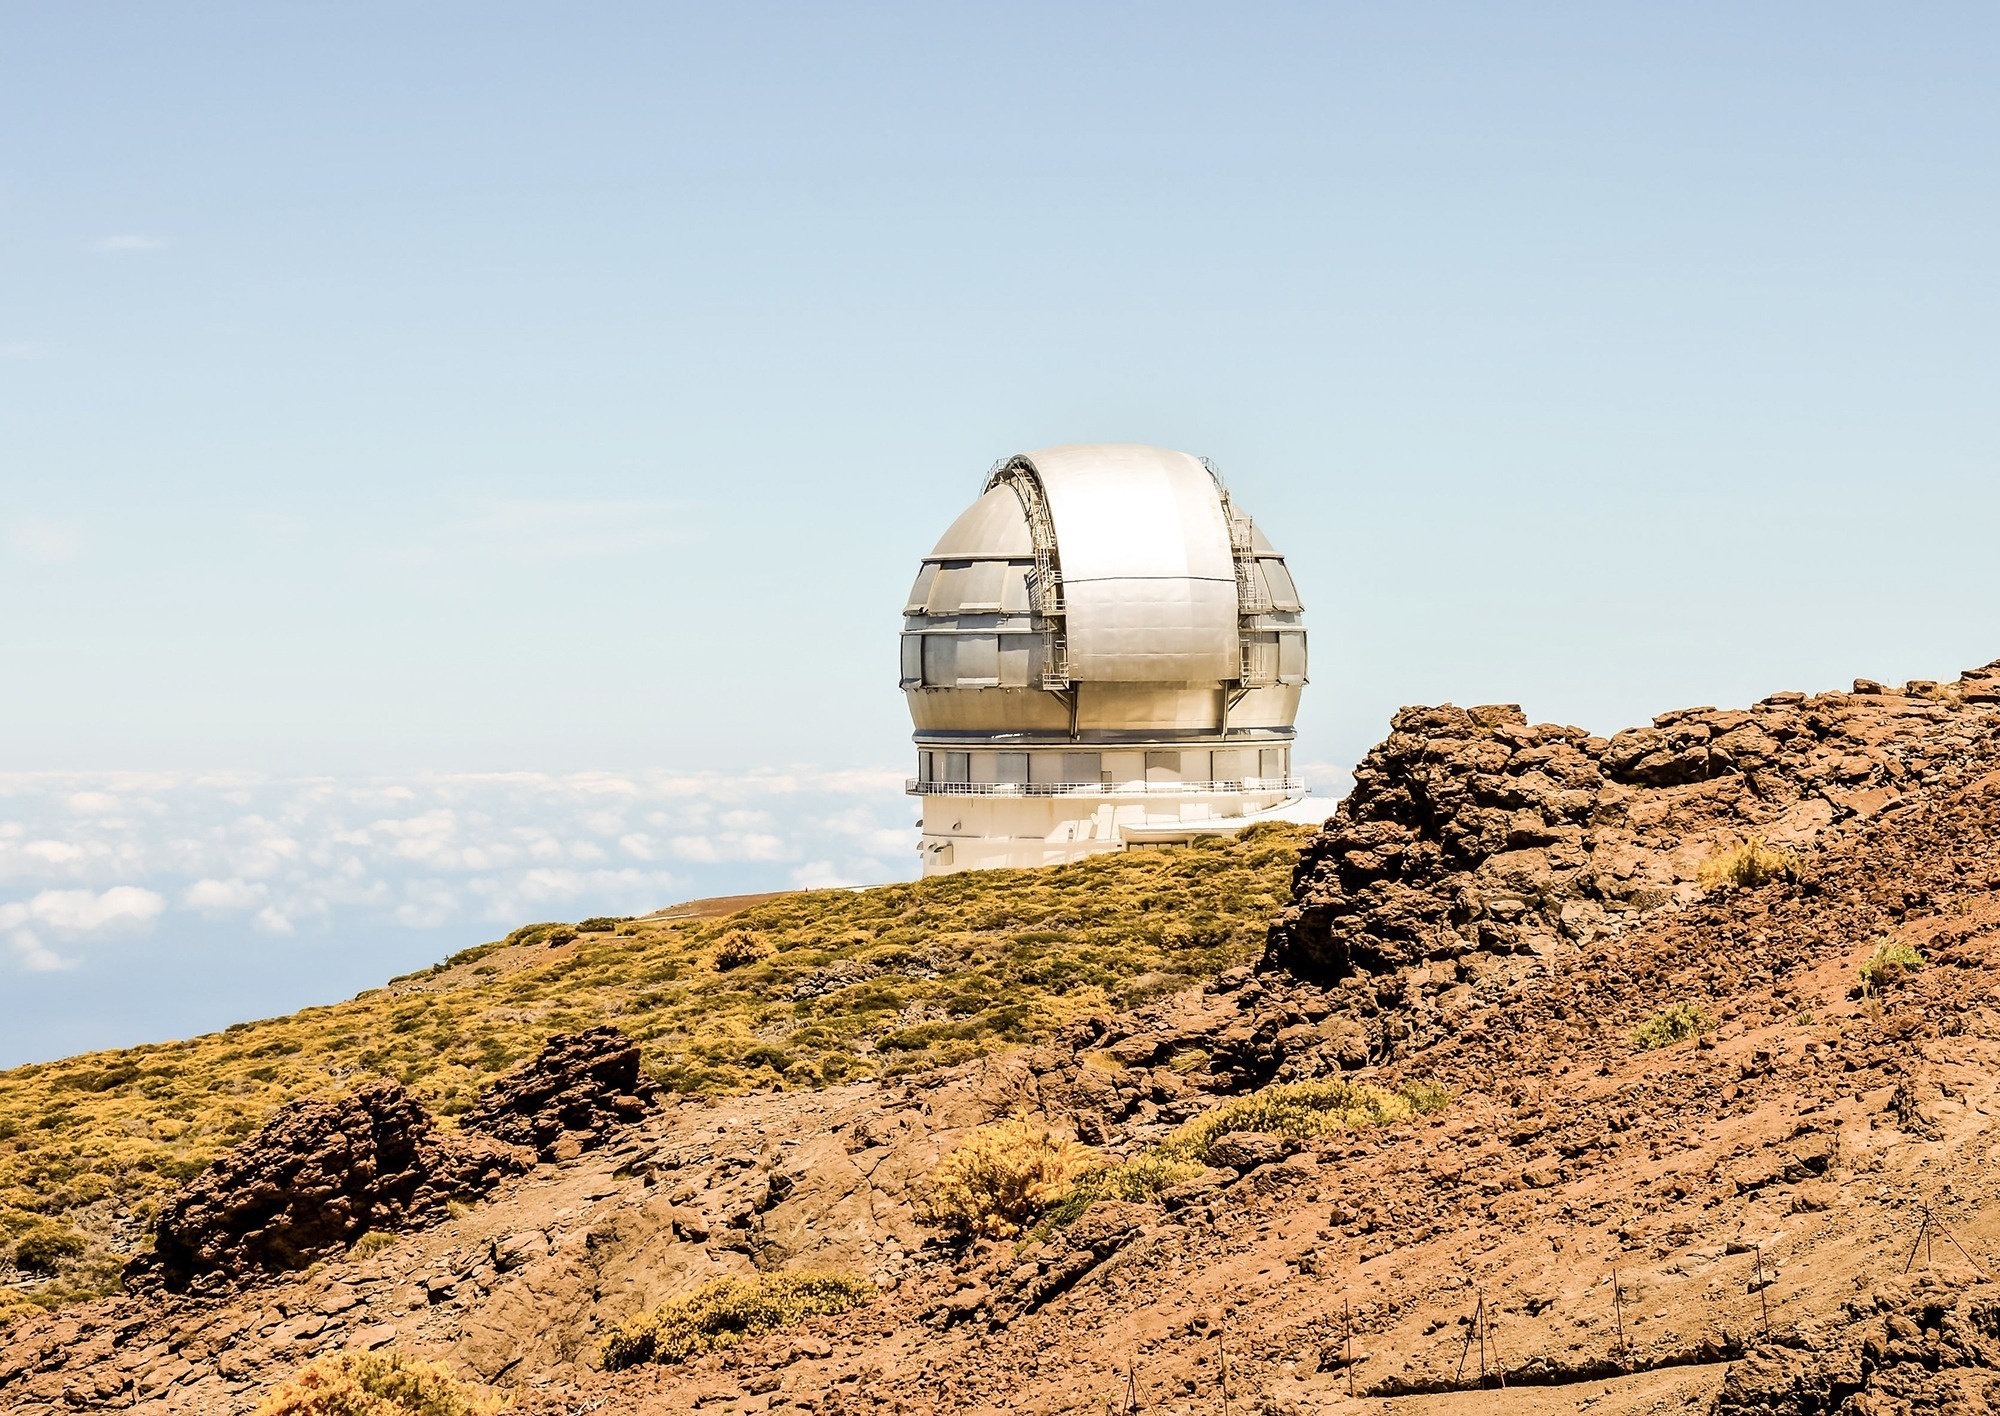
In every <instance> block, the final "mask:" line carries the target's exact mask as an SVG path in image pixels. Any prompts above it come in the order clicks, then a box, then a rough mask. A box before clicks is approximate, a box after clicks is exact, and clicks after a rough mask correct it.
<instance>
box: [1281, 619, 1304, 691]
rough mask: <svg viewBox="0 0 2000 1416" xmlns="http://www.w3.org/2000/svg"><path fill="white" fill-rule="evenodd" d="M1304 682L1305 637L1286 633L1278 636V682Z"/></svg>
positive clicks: (1300, 634) (1291, 632)
mask: <svg viewBox="0 0 2000 1416" xmlns="http://www.w3.org/2000/svg"><path fill="white" fill-rule="evenodd" d="M1305 681H1306V637H1305V635H1304V634H1302V633H1297V632H1293V631H1288V632H1286V633H1284V634H1280V635H1279V636H1278V682H1279V683H1304V682H1305Z"/></svg>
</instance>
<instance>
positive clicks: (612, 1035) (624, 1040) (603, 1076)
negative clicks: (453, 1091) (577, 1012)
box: [459, 1028, 660, 1161]
mask: <svg viewBox="0 0 2000 1416" xmlns="http://www.w3.org/2000/svg"><path fill="white" fill-rule="evenodd" d="M659 1092H660V1088H659V1086H658V1084H657V1083H654V1082H650V1081H647V1080H646V1079H645V1078H643V1077H641V1076H640V1075H639V1045H638V1044H637V1043H635V1042H633V1041H632V1040H631V1039H630V1038H628V1037H626V1036H625V1035H624V1034H623V1033H621V1032H619V1031H618V1029H616V1028H591V1029H590V1030H589V1031H587V1032H580V1033H568V1034H564V1035H561V1036H557V1037H552V1038H550V1039H549V1041H548V1045H547V1046H546V1047H544V1048H543V1049H542V1052H541V1055H540V1056H539V1057H537V1058H536V1059H535V1060H534V1061H532V1062H530V1063H528V1064H527V1065H526V1066H524V1067H520V1068H517V1069H515V1070H514V1071H512V1072H509V1073H508V1074H507V1075H506V1076H504V1077H502V1078H501V1079H500V1080H499V1081H497V1082H495V1083H494V1084H493V1085H492V1086H491V1087H489V1088H487V1090H486V1092H485V1094H484V1095H483V1096H482V1097H481V1098H480V1101H479V1104H478V1105H477V1106H476V1107H474V1108H473V1109H472V1110H471V1111H470V1112H468V1113H467V1114H466V1115H465V1116H464V1117H463V1118H462V1119H461V1120H460V1122H459V1125H460V1127H461V1128H462V1129H463V1130H466V1131H474V1132H479V1133H481V1134H484V1135H488V1136H492V1137H494V1138H496V1139H498V1140H502V1141H506V1142H507V1143H509V1144H510V1145H517V1146H526V1147H527V1148H528V1149H530V1150H532V1151H534V1152H535V1153H536V1154H537V1155H538V1156H540V1157H541V1158H542V1159H543V1160H549V1161H553V1160H571V1159H574V1158H575V1157H576V1156H578V1155H581V1154H582V1153H583V1152H585V1151H587V1150H595V1149H596V1148H597V1147H598V1146H600V1145H603V1144H604V1142H605V1141H606V1140H608V1139H609V1138H610V1137H611V1136H612V1135H613V1134H615V1133H616V1132H617V1131H618V1130H619V1129H621V1128H622V1127H625V1126H629V1125H631V1124H632V1123H633V1122H634V1121H637V1120H638V1119H639V1118H640V1117H642V1116H644V1115H645V1114H646V1109H647V1108H648V1107H649V1106H651V1105H652V1104H653V1103H654V1101H655V1100H656V1099H657V1098H658V1096H659Z"/></svg>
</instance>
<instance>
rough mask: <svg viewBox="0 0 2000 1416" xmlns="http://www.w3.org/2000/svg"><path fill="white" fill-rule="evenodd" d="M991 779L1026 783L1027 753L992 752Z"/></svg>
mask: <svg viewBox="0 0 2000 1416" xmlns="http://www.w3.org/2000/svg"><path fill="white" fill-rule="evenodd" d="M993 780H994V781H996V782H1019V783H1024V784H1025V783H1026V782H1027V780H1028V754H1027V753H1025V752H996V753H994V754H993Z"/></svg>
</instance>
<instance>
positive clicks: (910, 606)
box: [903, 561, 938, 615]
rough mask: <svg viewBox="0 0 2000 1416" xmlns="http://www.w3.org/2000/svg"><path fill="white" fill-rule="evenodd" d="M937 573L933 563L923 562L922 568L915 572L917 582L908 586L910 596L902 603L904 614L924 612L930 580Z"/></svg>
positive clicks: (932, 579) (935, 576) (934, 577)
mask: <svg viewBox="0 0 2000 1416" xmlns="http://www.w3.org/2000/svg"><path fill="white" fill-rule="evenodd" d="M937 573H938V568H937V566H936V565H935V564H934V563H932V562H930V561H925V562H924V565H923V568H922V569H921V570H919V571H918V572H917V583H916V584H914V585H912V586H911V587H910V598H909V600H908V601H906V602H905V603H904V605H903V613H904V614H906V615H920V614H922V613H923V612H924V607H925V606H926V605H927V604H929V603H930V598H931V582H932V581H934V580H936V579H937Z"/></svg>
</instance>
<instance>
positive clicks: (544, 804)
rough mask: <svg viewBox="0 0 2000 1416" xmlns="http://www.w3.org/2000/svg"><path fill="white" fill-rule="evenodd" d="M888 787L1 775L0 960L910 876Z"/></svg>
mask: <svg viewBox="0 0 2000 1416" xmlns="http://www.w3.org/2000/svg"><path fill="white" fill-rule="evenodd" d="M901 785H902V781H901V777H900V775H897V774H892V773H890V772H886V771H883V772H875V773H820V772H816V771H812V770H809V769H805V768H798V769H793V770H790V771H784V772H753V773H749V774H745V775H742V776H728V775H723V774H720V773H706V772H704V773H673V772H633V773H610V772H598V773H575V774H554V773H534V772H513V773H484V774H477V773H436V774H416V775H410V776H405V777H401V778H342V779H333V778H325V777H311V778H307V777H301V778H290V779H284V778H268V777H261V776H256V775H254V774H249V773H216V774H197V773H185V774H176V773H133V772H40V773H38V772H14V773H7V772H0V811H3V812H4V816H5V819H0V968H8V967H12V968H16V969H26V968H29V967H35V968H44V969H46V968H54V967H59V966H67V965H68V964H69V963H71V962H73V960H71V959H69V958H67V957H65V956H69V955H77V954H84V955H86V956H87V954H88V951H89V949H90V948H91V947H93V946H94V941H96V940H98V939H101V938H105V937H108V935H109V934H110V933H111V931H113V930H115V929H119V928H133V927H143V926H148V925H154V926H157V925H158V924H159V923H161V921H162V919H163V918H164V919H165V920H167V921H168V927H169V928H170V929H171V928H172V927H173V926H172V924H171V921H172V920H173V919H174V918H176V917H178V918H180V919H182V920H184V921H186V922H187V924H188V927H190V928H196V927H197V926H195V925H194V923H193V922H194V920H195V919H197V918H200V919H203V920H207V921H209V923H206V924H203V925H200V926H198V928H200V929H201V930H202V931H204V932H206V933H210V934H213V933H214V932H215V931H217V930H221V929H226V928H241V929H243V930H245V931H246V932H249V933H254V934H261V935H280V936H291V937H294V938H296V939H297V940H298V941H299V942H298V943H297V944H296V945H293V946H291V947H292V948H294V949H308V948H318V947H332V944H331V942H330V941H331V940H333V939H339V940H340V941H342V947H345V946H346V942H347V941H350V940H352V939H353V938H354V937H355V931H366V930H370V929H383V930H398V931H401V930H424V931H439V932H443V931H457V934H455V935H453V936H450V937H448V938H441V939H440V941H439V942H440V945H441V946H448V947H449V948H456V947H459V946H460V943H461V942H463V941H464V940H465V939H466V938H467V937H468V936H471V935H472V933H473V931H474V930H478V931H481V932H482V937H497V936H495V935H493V934H490V933H484V931H487V930H490V929H492V928H493V927H495V926H500V927H502V932H504V929H505V928H511V927H513V926H514V925H518V924H522V923H525V922H527V921H530V920H536V919H549V918H569V917H576V916H581V915H586V914H639V913H644V912H646V911H648V910H653V909H658V908H660V907H661V906H663V905H669V904H673V903H674V902H676V901H678V900H683V899H689V898H693V897H697V896H704V895H727V894H736V893H740V892H743V891H751V890H768V889H773V888H777V887H779V886H782V885H785V884H788V883H793V879H794V876H796V879H797V880H798V881H800V882H803V883H808V884H815V885H827V884H844V883H849V882H856V881H866V882H879V881H882V880H885V879H899V878H907V877H908V876H910V875H911V874H913V873H914V869H915V864H914V863H915V857H914V852H913V851H912V850H911V849H910V847H911V846H912V845H913V844H914V841H915V832H914V831H912V830H910V829H909V826H908V823H909V820H910V808H909V804H908V801H907V800H906V799H905V798H904V797H903V796H902V793H901ZM634 826H639V827H640V828H641V829H638V830H634V829H632V828H633V827H634ZM808 860H809V861H810V862H811V863H810V864H808V865H802V866H799V868H798V870H797V871H796V872H794V871H793V870H792V868H791V867H792V866H793V865H795V864H797V863H798V862H800V861H808ZM669 863H670V864H671V867H672V868H671V869H666V868H663V866H664V865H665V864H669ZM9 901H11V903H9ZM15 933H20V934H23V935H25V936H27V937H28V938H29V939H30V940H31V941H32V945H30V944H26V943H21V942H19V941H16V940H14V939H12V937H11V936H12V935H13V934H15ZM170 937H177V936H170ZM323 939H324V940H328V941H329V942H328V943H326V944H320V943H317V942H315V941H319V940H323Z"/></svg>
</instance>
